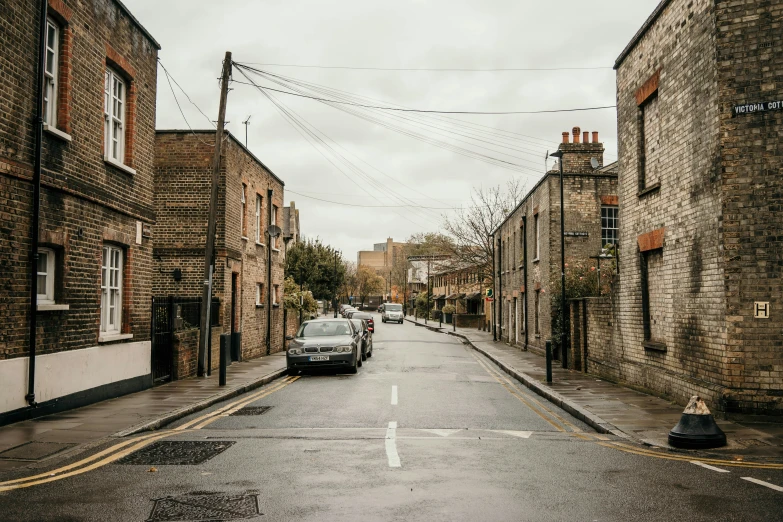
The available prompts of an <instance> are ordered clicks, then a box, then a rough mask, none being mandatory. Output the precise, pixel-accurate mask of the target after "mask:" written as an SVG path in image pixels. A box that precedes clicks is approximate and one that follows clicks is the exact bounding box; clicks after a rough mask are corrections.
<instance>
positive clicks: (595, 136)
mask: <svg viewBox="0 0 783 522" xmlns="http://www.w3.org/2000/svg"><path fill="white" fill-rule="evenodd" d="M593 143H598V131H593Z"/></svg>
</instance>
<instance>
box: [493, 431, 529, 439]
mask: <svg viewBox="0 0 783 522" xmlns="http://www.w3.org/2000/svg"><path fill="white" fill-rule="evenodd" d="M490 431H492V432H494V433H505V434H506V435H511V436H513V437H519V438H521V439H529V438H530V436H531V435H532V434H533V432H532V431H511V430H490Z"/></svg>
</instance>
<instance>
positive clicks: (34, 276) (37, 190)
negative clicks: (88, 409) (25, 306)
mask: <svg viewBox="0 0 783 522" xmlns="http://www.w3.org/2000/svg"><path fill="white" fill-rule="evenodd" d="M47 9H48V1H47V0H41V12H40V16H41V19H40V27H39V31H38V34H39V38H40V41H39V42H38V100H37V101H36V115H35V126H34V127H35V166H34V170H33V215H32V234H31V238H30V265H31V266H30V275H31V281H30V334H29V337H30V358H29V363H28V366H27V371H28V374H27V395H25V396H24V398H25V400H26V401H27V404H29V405H30V406H31V407H35V406H37V405H38V403H37V402H35V346H36V330H37V327H38V321H37V319H38V224H39V221H40V212H41V156H42V154H43V125H44V117H43V103H44V61H45V60H46V17H47V15H48V12H47Z"/></svg>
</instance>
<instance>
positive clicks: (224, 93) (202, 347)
mask: <svg viewBox="0 0 783 522" xmlns="http://www.w3.org/2000/svg"><path fill="white" fill-rule="evenodd" d="M229 76H231V53H230V52H227V53H226V57H225V58H224V60H223V75H222V76H221V82H220V108H219V110H218V123H217V129H216V131H215V156H214V158H213V159H212V190H211V193H210V197H209V217H208V222H207V245H206V248H205V250H204V290H203V293H202V296H201V329H200V330H201V331H200V337H199V345H198V376H199V377H203V376H204V367H205V366H206V364H207V330H208V327H207V308H208V307H209V306H210V302H211V301H212V296H211V295H210V287H209V267H210V266H211V264H212V254H213V252H214V250H215V229H216V225H217V224H216V220H217V199H218V184H219V181H220V153H221V149H222V147H223V127H224V125H225V120H226V101H227V99H228V79H229Z"/></svg>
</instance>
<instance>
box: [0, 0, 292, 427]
mask: <svg viewBox="0 0 783 522" xmlns="http://www.w3.org/2000/svg"><path fill="white" fill-rule="evenodd" d="M44 8H45V10H44ZM0 18H2V20H3V30H2V31H0V73H1V74H0V109H1V112H0V114H1V116H0V215H2V226H0V267H2V270H1V271H0V324H1V325H2V328H0V424H4V423H8V422H13V421H16V420H20V419H23V418H29V417H32V416H38V415H43V414H47V413H51V412H53V411H58V410H62V409H66V408H70V407H75V406H78V405H82V404H87V403H90V402H94V401H96V400H101V399H105V398H108V397H113V396H117V395H120V394H124V393H129V392H133V391H136V390H140V389H143V388H147V387H150V386H152V385H153V382H154V380H155V379H159V380H166V379H172V378H181V377H185V376H188V375H192V374H193V373H194V372H195V367H194V366H193V365H192V364H191V362H192V361H193V360H194V358H195V349H196V345H197V343H198V332H197V330H194V329H193V327H194V325H193V324H192V323H193V322H194V319H193V317H198V315H199V314H198V309H195V313H194V306H196V307H197V306H198V303H194V302H192V300H191V301H188V300H187V299H186V297H187V296H191V295H199V294H198V292H200V289H201V287H202V281H203V262H204V261H203V259H204V244H205V237H206V228H207V227H206V208H203V207H205V202H206V201H208V198H209V187H208V185H209V182H208V180H209V176H208V172H209V168H208V165H209V163H210V162H211V159H212V151H213V148H211V147H210V145H209V144H206V145H205V143H206V142H208V141H209V140H210V135H209V134H204V135H199V134H190V133H189V134H188V136H187V137H186V136H185V135H184V133H180V132H174V133H158V134H156V131H155V112H156V84H157V58H158V51H159V50H160V46H159V45H158V43H157V42H156V41H155V39H154V38H153V36H152V35H150V34H149V33H148V32H147V31H146V30H145V29H144V27H142V25H141V24H140V23H139V22H138V20H136V19H135V18H134V17H133V15H132V13H130V12H129V11H128V9H127V8H126V7H125V6H124V5H123V4H122V3H121V2H120V1H119V0H87V1H85V0H81V1H77V0H48V2H31V1H28V0H8V1H5V2H2V3H0ZM39 79H40V83H39ZM39 85H40V89H39V88H37V87H38V86H39ZM39 113H40V116H41V119H38V115H39ZM39 130H40V134H39ZM211 139H212V142H214V131H213V132H212V138H211ZM172 140H173V141H174V142H175V143H176V145H177V146H176V148H175V149H172V150H176V152H177V155H176V156H174V155H172V154H171V151H170V152H169V154H168V155H166V156H165V157H162V156H161V155H159V154H158V155H157V156H156V142H158V143H160V142H161V141H166V142H171V141H172ZM169 144H170V143H169ZM158 146H160V145H158ZM224 150H225V153H224V154H223V156H222V162H221V171H222V172H223V178H222V179H223V185H222V187H223V189H222V190H221V193H220V213H219V219H220V223H219V224H218V230H219V239H218V245H219V247H218V248H217V251H216V257H217V258H218V259H219V260H220V263H218V267H219V268H218V269H217V270H216V273H215V297H216V299H215V302H214V305H213V307H212V308H213V311H214V313H213V314H212V323H213V324H214V325H215V328H214V329H213V332H214V334H215V335H217V334H219V333H223V332H226V333H228V332H230V333H234V334H236V333H240V332H242V330H243V325H244V330H245V332H247V334H246V335H245V339H242V336H241V334H240V335H239V336H235V339H236V342H237V343H238V344H235V350H234V352H235V355H236V358H241V357H252V356H255V355H258V354H261V353H262V352H265V351H268V350H270V349H271V350H278V349H280V347H281V346H282V323H281V320H282V318H281V315H282V314H280V313H277V311H276V308H275V304H276V303H277V302H279V300H280V298H281V297H280V295H279V292H280V291H281V289H282V278H283V270H282V267H283V263H284V256H285V241H288V240H290V239H291V238H298V236H299V231H298V225H299V221H298V214H297V213H296V210H295V208H293V209H284V207H283V197H284V194H283V182H282V181H281V180H280V179H279V178H278V177H277V176H275V175H274V174H273V173H272V172H271V171H269V170H268V169H267V168H266V167H265V166H264V165H263V164H262V163H261V162H260V161H259V160H257V159H256V158H255V157H254V156H253V155H252V154H250V152H249V151H248V150H247V149H245V148H244V147H243V146H241V144H239V143H238V142H236V140H234V139H233V138H230V142H229V145H228V146H227V147H226V148H225V149H224ZM205 165H206V166H207V167H205ZM172 170H173V171H175V172H179V173H184V175H180V176H179V177H177V178H176V179H168V178H167V177H166V176H167V174H170V173H171V172H172ZM202 177H203V179H202ZM202 181H203V183H202ZM39 190H40V195H39V193H38V191H39ZM156 194H158V196H157V197H156ZM160 194H168V195H169V197H168V198H167V200H166V201H163V200H162V199H161V197H160ZM257 198H261V205H260V206H259V200H258V199H257ZM37 202H39V203H37ZM285 216H287V217H288V219H287V222H286V223H284V222H283V218H284V217H285ZM172 219H175V220H179V223H178V225H177V226H178V229H177V230H176V233H175V234H171V233H170V231H171V220H172ZM167 220H169V221H168V222H167ZM167 223H168V224H167ZM292 223H293V226H294V227H295V228H296V230H291V228H292ZM270 224H273V225H278V226H280V227H281V228H282V229H284V230H285V232H286V234H287V236H286V238H285V239H284V237H278V238H275V239H274V240H273V241H266V240H264V239H263V237H264V233H265V230H266V227H268V226H269V225H270ZM167 227H168V228H167ZM262 227H263V228H262ZM259 231H260V233H261V235H260V236H259V235H258V234H259ZM259 237H261V239H260V240H259ZM183 238H189V240H188V241H184V240H183ZM267 248H268V249H270V251H269V252H267V251H266V249H267ZM199 249H200V251H199ZM172 252H174V253H175V255H174V256H173V257H172V255H171V254H172ZM196 258H200V259H201V264H200V266H199V263H198V262H193V259H196ZM33 275H35V279H33V277H32V276H33ZM32 281H35V283H36V285H35V286H36V287H37V288H36V289H33V288H32V287H33V284H32ZM192 287H197V290H195V293H194V290H193V288H192ZM259 289H261V290H260V291H259ZM267 289H271V290H272V293H271V294H269V293H268V292H267ZM33 292H35V295H34V296H33V295H32V293H33ZM169 296H171V297H169ZM153 297H154V298H155V299H156V301H157V302H158V303H160V307H159V308H154V307H153ZM265 306H266V308H264V307H265ZM265 314H267V315H268V316H269V317H267V315H265ZM273 331H274V332H275V333H274V337H273V336H272V332H273ZM194 332H195V333H194ZM278 333H279V334H278ZM194 336H195V340H194ZM278 337H279V339H278ZM31 346H34V347H35V350H33V351H31ZM213 349H215V350H216V349H217V343H213ZM212 364H213V366H216V365H217V357H213V358H212Z"/></svg>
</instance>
